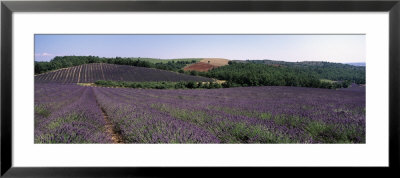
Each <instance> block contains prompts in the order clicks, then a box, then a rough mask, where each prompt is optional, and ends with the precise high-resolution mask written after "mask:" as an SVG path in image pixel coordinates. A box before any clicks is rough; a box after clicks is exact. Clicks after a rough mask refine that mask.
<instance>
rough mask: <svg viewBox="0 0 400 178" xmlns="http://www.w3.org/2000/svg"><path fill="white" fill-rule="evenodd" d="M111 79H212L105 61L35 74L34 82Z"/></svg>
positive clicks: (74, 81) (82, 81) (88, 81)
mask: <svg viewBox="0 0 400 178" xmlns="http://www.w3.org/2000/svg"><path fill="white" fill-rule="evenodd" d="M97 80H112V81H131V82H143V81H174V82H178V81H212V79H209V78H205V77H198V76H191V75H186V74H180V73H175V72H170V71H165V70H159V69H151V68H144V67H134V66H127V65H115V64H105V63H92V64H83V65H79V66H75V67H69V68H64V69H59V70H56V71H52V72H47V73H44V74H39V75H36V76H35V82H59V83H94V82H96V81H97Z"/></svg>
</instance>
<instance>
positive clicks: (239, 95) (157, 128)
mask: <svg viewBox="0 0 400 178" xmlns="http://www.w3.org/2000/svg"><path fill="white" fill-rule="evenodd" d="M365 123H366V122H365V88H356V89H352V90H331V89H318V88H303V87H285V86H263V87H237V88H224V89H208V90H205V89H192V90H189V89H187V90H183V89H182V90H157V89H132V88H105V87H86V86H79V85H76V84H59V83H35V134H34V135H35V136H34V137H35V138H34V139H35V143H365V133H366V131H365Z"/></svg>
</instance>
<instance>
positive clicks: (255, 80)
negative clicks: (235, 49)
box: [198, 62, 352, 88]
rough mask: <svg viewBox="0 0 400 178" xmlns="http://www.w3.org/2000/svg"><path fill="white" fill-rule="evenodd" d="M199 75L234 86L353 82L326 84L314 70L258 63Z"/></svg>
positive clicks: (337, 85)
mask: <svg viewBox="0 0 400 178" xmlns="http://www.w3.org/2000/svg"><path fill="white" fill-rule="evenodd" d="M198 75H201V76H204V77H209V78H216V79H219V80H225V81H226V84H225V85H227V87H230V86H231V85H232V86H237V85H240V86H296V87H313V88H343V87H344V88H347V87H348V86H349V85H350V84H351V82H352V81H350V80H347V79H346V80H343V81H337V82H325V81H323V80H321V78H320V76H319V75H318V74H317V73H315V72H313V71H312V70H307V69H304V68H296V67H276V66H271V65H265V64H256V63H237V62H230V63H229V65H226V66H222V67H219V68H215V69H212V70H210V71H209V72H198Z"/></svg>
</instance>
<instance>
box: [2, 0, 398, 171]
mask: <svg viewBox="0 0 400 178" xmlns="http://www.w3.org/2000/svg"><path fill="white" fill-rule="evenodd" d="M111 11H116V12H123V11H140V12H141V11H161V12H184V11H191V12H193V11H202V12H213V11H214V12H216V11H226V12H228V11H229V12H235V11H249V12H250V11H253V12H255V11H258V12H262V11H274V12H276V11H286V12H287V11H289V12H292V11H296V12H311V11H321V12H322V11H324V12H325V11H328V12H329V11H331V12H360V11H361V12H389V24H390V25H389V108H388V109H389V167H380V168H375V167H374V168H371V167H370V168H355V169H356V170H357V171H354V173H355V174H357V175H358V174H360V171H361V172H363V173H362V174H365V175H366V174H368V173H369V172H370V171H377V170H378V171H385V172H386V171H388V172H392V171H393V170H396V169H397V168H399V160H400V157H399V152H400V149H399V133H400V130H399V121H398V120H399V119H400V112H399V111H400V105H399V102H400V86H399V81H400V46H399V43H400V23H399V22H400V1H399V0H389V1H388V0H386V1H384V0H364V1H350V0H346V1H343V0H342V1H332V0H317V1H314V0H302V1H288V0H281V1H276V0H264V1H2V2H1V63H0V64H1V73H0V74H1V110H0V111H1V176H4V177H131V176H171V175H172V176H178V175H179V174H180V173H182V174H184V173H185V174H187V175H186V176H189V177H191V176H192V175H193V174H194V176H199V175H205V176H207V175H209V174H214V175H215V173H211V172H210V171H217V173H221V174H223V175H227V174H228V173H229V174H236V173H240V172H243V173H245V172H247V173H245V174H247V175H250V174H257V173H263V174H264V175H265V172H266V170H265V169H266V168H228V167H224V168H221V167H220V168H211V167H208V168H205V167H203V168H189V167H186V168H167V167H157V168H155V167H152V168H148V167H146V168H142V167H141V168H138V167H135V168H131V167H106V168H104V167H101V168H100V167H90V168H87V167H75V168H18V167H13V166H12V108H11V106H12V102H13V101H12V90H13V88H12V85H11V84H12V68H11V66H12V43H13V42H12V30H13V29H12V17H13V12H111ZM353 168H354V167H353ZM244 169H246V170H244ZM267 169H269V170H268V171H272V172H286V171H285V170H282V168H277V167H275V168H267ZM289 169H293V170H295V171H287V172H292V173H295V172H297V173H308V172H310V171H311V170H310V168H306V169H305V170H303V169H301V170H300V169H298V168H289ZM319 169H329V168H319ZM344 169H347V170H350V171H352V169H351V168H344ZM360 169H361V170H360ZM328 171H329V172H330V173H329V174H333V175H334V174H339V173H340V172H336V171H332V170H328Z"/></svg>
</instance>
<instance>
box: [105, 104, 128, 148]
mask: <svg viewBox="0 0 400 178" xmlns="http://www.w3.org/2000/svg"><path fill="white" fill-rule="evenodd" d="M101 112H102V113H103V116H104V120H105V121H106V125H105V127H106V131H107V133H108V134H109V135H110V136H111V140H112V141H113V143H124V140H123V139H122V135H121V133H120V132H119V131H116V129H115V127H114V125H113V124H112V123H111V121H110V119H109V118H108V115H107V113H106V112H105V111H104V109H103V108H101Z"/></svg>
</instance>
